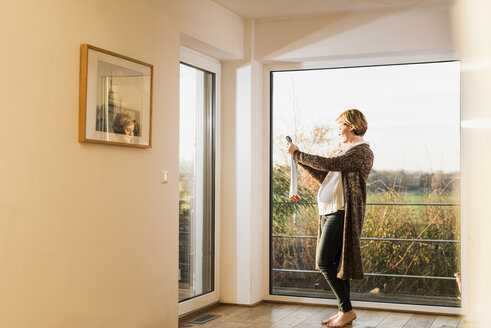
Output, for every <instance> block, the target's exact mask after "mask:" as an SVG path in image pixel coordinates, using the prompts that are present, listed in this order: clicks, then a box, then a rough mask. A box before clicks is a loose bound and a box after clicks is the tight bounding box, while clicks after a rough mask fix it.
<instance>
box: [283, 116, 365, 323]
mask: <svg viewBox="0 0 491 328" xmlns="http://www.w3.org/2000/svg"><path fill="white" fill-rule="evenodd" d="M336 123H338V135H339V136H340V137H341V139H342V142H343V144H344V146H343V147H342V149H341V150H339V151H338V153H337V154H335V155H334V156H333V157H322V156H316V155H311V154H307V153H303V152H301V151H300V150H299V149H298V147H297V146H296V145H294V144H293V143H291V142H288V144H287V147H288V153H289V154H290V155H292V157H293V160H294V161H295V162H297V163H298V164H299V165H300V166H301V167H303V168H304V169H305V170H306V171H307V172H308V173H309V174H310V175H311V176H312V177H313V178H314V179H315V180H317V181H318V182H319V183H320V188H319V192H318V194H317V202H318V208H319V227H318V238H317V251H316V266H317V268H318V269H319V270H320V271H321V272H322V274H323V275H324V277H325V278H326V280H327V282H328V284H329V286H330V287H331V289H332V291H333V292H334V295H336V298H337V300H338V309H339V311H338V313H337V314H336V315H334V316H333V317H331V318H329V319H326V320H324V321H322V322H321V323H322V324H325V325H327V326H328V327H344V326H346V325H349V324H351V323H352V322H353V320H355V319H356V313H355V311H354V310H353V308H352V306H351V300H350V279H363V268H362V260H361V249H360V236H361V230H362V226H363V220H364V217H365V206H366V198H367V191H366V186H367V179H368V174H369V173H370V170H371V169H372V166H373V153H372V151H371V150H370V146H369V145H368V144H367V143H366V142H365V141H364V139H363V135H364V134H365V132H366V131H367V128H368V124H367V120H366V119H365V116H364V115H363V113H362V112H360V111H359V110H357V109H350V110H347V111H345V112H344V113H342V114H341V115H340V116H339V117H338V118H337V119H336Z"/></svg>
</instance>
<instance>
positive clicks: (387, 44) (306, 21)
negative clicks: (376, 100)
mask: <svg viewBox="0 0 491 328" xmlns="http://www.w3.org/2000/svg"><path fill="white" fill-rule="evenodd" d="M450 16H451V15H450V7H449V6H448V5H439V6H429V7H428V6H425V7H421V6H415V7H413V8H404V9H401V8H399V9H390V10H375V11H360V12H339V13H332V14H325V15H317V16H312V17H299V18H285V19H263V20H259V21H257V23H256V53H255V58H256V59H257V60H262V61H264V62H267V63H275V62H303V63H306V62H307V63H308V64H307V65H313V64H315V63H318V62H323V63H326V62H330V63H331V64H337V63H338V62H339V63H343V64H346V65H355V64H356V62H360V60H362V61H363V62H364V64H365V65H367V64H373V63H377V64H381V63H383V64H388V63H393V62H398V61H399V62H400V61H401V60H402V61H406V60H409V61H422V60H435V58H437V59H440V58H444V57H445V56H447V57H448V56H449V55H450V56H451V55H452V54H453V51H454V46H453V43H452V35H451V20H450V18H451V17H450ZM377 59H378V61H375V60H377ZM444 59H447V58H444Z"/></svg>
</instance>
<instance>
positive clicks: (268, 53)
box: [221, 6, 456, 304]
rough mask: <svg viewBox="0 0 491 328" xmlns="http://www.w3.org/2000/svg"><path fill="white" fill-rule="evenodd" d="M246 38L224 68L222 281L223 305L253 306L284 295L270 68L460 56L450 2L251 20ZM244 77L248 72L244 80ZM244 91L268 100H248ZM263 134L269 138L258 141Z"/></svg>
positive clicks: (296, 67) (438, 58)
mask: <svg viewBox="0 0 491 328" xmlns="http://www.w3.org/2000/svg"><path fill="white" fill-rule="evenodd" d="M244 41H245V42H244V50H245V51H244V59H243V60H234V61H224V63H223V68H222V78H223V81H222V82H223V84H222V85H223V88H222V111H223V116H222V140H223V141H222V151H223V152H222V154H223V158H222V174H223V175H222V195H223V197H222V211H221V213H222V253H221V254H222V265H221V266H222V268H221V282H222V301H223V302H227V303H242V304H253V303H255V302H256V301H257V300H259V299H281V298H275V297H270V296H269V223H268V222H269V210H268V206H269V71H270V70H272V69H299V68H308V67H333V66H337V65H368V64H388V63H405V62H418V61H427V60H442V59H456V54H455V47H454V44H453V40H452V34H451V20H450V9H449V7H447V6H431V7H416V8H409V9H408V8H406V9H405V10H385V11H370V12H359V13H333V14H327V15H318V16H310V17H299V18H280V19H263V20H256V21H254V20H249V21H248V22H247V24H246V28H245V31H244ZM262 64H264V67H263V65H262ZM254 67H256V68H257V69H255V70H254V69H252V68H254ZM263 68H264V69H263ZM245 71H247V74H245ZM241 76H246V77H247V79H246V80H247V81H245V80H242V81H245V82H244V83H243V85H240V81H241V79H240V77H241ZM238 78H239V79H238ZM257 87H260V88H261V87H263V89H262V92H260V91H257V89H255V88H257ZM244 88H246V89H247V90H248V93H247V95H248V96H251V97H252V99H255V97H260V98H261V99H262V101H259V102H249V101H247V102H245V101H243V99H244V94H243V92H244ZM252 90H256V91H252ZM256 100H257V99H255V100H254V101H256ZM257 115H262V118H259V117H258V116H257ZM258 136H261V138H262V139H261V140H262V141H259V142H258V141H257V140H255V139H254V138H256V137H258ZM248 158H250V161H248V162H247V163H244V160H247V159H248ZM258 196H260V197H261V199H260V200H258V199H257V198H256V197H258ZM247 218H248V220H247ZM258 247H259V248H258ZM256 254H257V255H256ZM256 256H261V257H262V263H257V258H256ZM257 270H261V271H262V279H260V281H258V278H257ZM259 286H262V287H261V288H262V296H257V288H258V287H259ZM299 301H301V300H299Z"/></svg>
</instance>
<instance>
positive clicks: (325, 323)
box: [321, 312, 343, 325]
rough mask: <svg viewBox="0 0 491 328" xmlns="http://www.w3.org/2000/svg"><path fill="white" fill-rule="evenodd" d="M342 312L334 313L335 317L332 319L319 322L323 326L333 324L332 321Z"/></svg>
mask: <svg viewBox="0 0 491 328" xmlns="http://www.w3.org/2000/svg"><path fill="white" fill-rule="evenodd" d="M342 313H343V312H338V313H336V314H335V315H333V316H332V317H330V318H329V319H326V320H323V321H321V324H323V325H327V324H328V323H330V322H333V321H334V320H336V318H337V317H339V316H340V315H341V314H342Z"/></svg>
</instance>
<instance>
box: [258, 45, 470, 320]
mask: <svg viewBox="0 0 491 328" xmlns="http://www.w3.org/2000/svg"><path fill="white" fill-rule="evenodd" d="M449 61H460V60H459V59H458V58H457V57H456V56H455V55H454V54H438V55H431V54H429V55H422V56H420V57H413V56H401V57H393V58H370V59H356V58H355V59H349V60H339V61H322V62H315V63H283V64H270V65H265V66H264V71H263V72H264V75H263V91H264V95H265V99H264V107H265V109H266V108H268V106H269V110H265V111H264V112H265V114H264V121H265V129H267V131H268V132H267V133H265V138H268V139H267V140H265V143H267V145H268V146H269V152H268V155H269V161H267V163H266V164H265V165H268V167H267V168H265V172H268V173H269V179H268V182H269V183H268V190H267V191H266V190H265V194H266V195H267V197H268V199H267V202H266V204H268V208H267V213H268V217H267V224H268V226H267V228H266V229H265V230H266V231H268V249H267V251H266V252H264V254H265V255H264V258H263V263H264V271H263V272H264V273H263V274H264V275H263V278H264V282H265V286H264V291H263V294H264V295H266V296H265V300H266V301H277V302H294V303H304V304H318V305H332V306H337V301H336V300H335V299H320V298H309V297H296V296H283V295H274V294H272V292H271V291H272V275H271V272H272V258H271V256H270V255H271V251H272V243H273V237H272V233H273V231H272V218H273V214H272V208H273V207H272V192H273V181H272V179H273V163H272V160H273V143H272V132H273V121H272V117H273V102H272V100H273V73H274V72H281V71H303V70H327V69H336V68H337V69H339V68H356V67H373V66H392V65H411V64H424V63H438V62H449ZM462 86H463V80H462V73H461V74H460V90H461V93H462V89H463V87H462ZM461 112H462V109H461ZM461 121H462V119H461ZM460 136H461V138H460V140H461V142H460V176H461V193H460V227H461V229H460V235H461V237H464V236H466V217H465V209H466V203H465V190H466V188H467V184H466V168H465V167H464V166H463V163H464V162H463V161H462V157H463V149H462V129H460ZM265 221H266V220H265ZM466 242H467V240H466V238H461V243H460V252H461V273H462V292H461V295H462V302H461V307H444V306H429V305H415V304H401V303H383V302H368V301H352V304H353V306H354V307H359V308H366V309H380V307H383V308H384V309H387V310H394V311H410V312H422V313H441V314H458V315H464V314H465V313H466V307H467V297H466V296H467V289H466V287H465V286H466V285H467V283H466V277H467V260H466V256H465V254H466V250H467V245H466Z"/></svg>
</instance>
